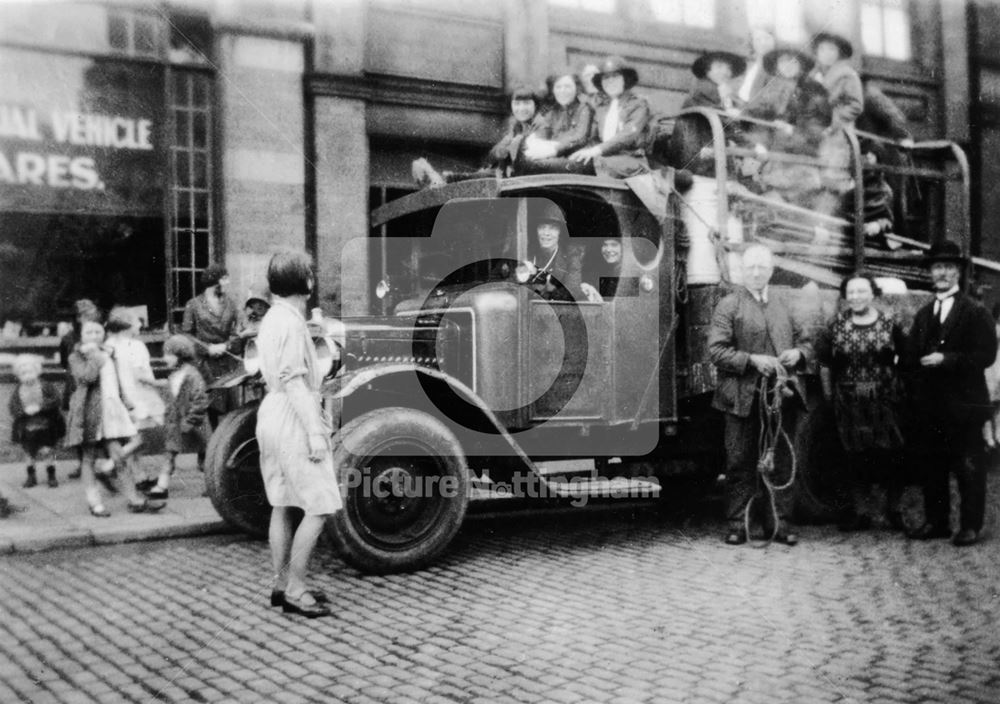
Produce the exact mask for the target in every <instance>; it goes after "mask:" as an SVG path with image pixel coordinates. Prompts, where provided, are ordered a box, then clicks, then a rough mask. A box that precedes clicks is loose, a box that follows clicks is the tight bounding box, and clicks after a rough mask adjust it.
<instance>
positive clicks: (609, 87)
mask: <svg viewBox="0 0 1000 704" xmlns="http://www.w3.org/2000/svg"><path fill="white" fill-rule="evenodd" d="M638 82H639V73H638V72H637V71H636V70H635V68H634V67H633V66H630V65H628V64H627V63H626V62H625V59H623V58H621V57H620V56H611V57H609V58H607V59H605V60H604V62H603V63H602V64H601V70H600V72H599V73H597V74H596V75H595V76H594V85H595V86H597V88H598V89H599V90H600V91H601V94H602V98H601V102H600V104H599V105H598V107H597V111H596V115H595V118H594V121H593V123H592V125H591V131H590V141H591V142H592V143H593V146H590V147H584V148H583V149H579V150H577V151H575V152H573V154H572V155H570V161H572V162H575V163H576V164H577V165H578V169H579V170H581V171H583V172H584V173H597V174H599V175H602V176H610V177H612V178H627V177H629V176H635V175H638V174H643V173H646V172H648V171H649V162H648V161H647V160H646V142H647V141H648V138H649V121H650V117H651V116H652V112H651V110H650V107H649V103H648V102H647V101H646V99H645V98H643V97H642V96H641V95H637V94H636V93H635V92H634V91H633V90H632V89H633V88H634V87H635V85H636V84H637V83H638Z"/></svg>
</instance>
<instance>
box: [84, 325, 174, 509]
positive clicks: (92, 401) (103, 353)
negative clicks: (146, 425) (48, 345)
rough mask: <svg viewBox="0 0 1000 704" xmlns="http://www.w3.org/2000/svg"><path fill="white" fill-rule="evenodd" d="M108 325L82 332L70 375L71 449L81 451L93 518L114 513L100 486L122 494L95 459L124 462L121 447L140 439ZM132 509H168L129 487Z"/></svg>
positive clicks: (91, 327) (129, 485)
mask: <svg viewBox="0 0 1000 704" xmlns="http://www.w3.org/2000/svg"><path fill="white" fill-rule="evenodd" d="M103 343H104V326H103V325H102V324H101V323H99V322H97V321H86V322H84V323H83V325H82V326H81V329H80V344H79V345H77V347H76V349H74V350H73V352H72V353H71V354H70V356H69V368H70V373H71V374H72V375H73V380H74V381H75V382H76V388H75V389H74V391H73V395H72V397H70V401H69V419H68V421H67V426H68V432H67V435H66V445H67V446H68V447H79V448H80V449H81V457H82V464H81V468H82V470H83V482H84V488H85V491H86V495H87V503H88V504H89V505H90V513H91V514H93V515H94V516H98V517H100V518H106V517H107V516H110V515H111V512H110V511H108V509H107V508H106V507H105V506H104V502H103V499H102V496H101V491H100V489H99V488H98V482H100V483H101V484H102V485H103V486H104V487H105V488H106V489H108V491H110V492H112V493H116V492H117V491H118V489H117V487H115V485H114V482H113V480H112V477H111V474H110V473H108V472H100V471H97V470H96V469H95V467H94V460H95V458H96V456H97V452H98V450H100V449H101V448H102V447H103V448H104V449H106V450H107V451H108V453H109V454H110V455H111V456H112V457H113V458H116V457H119V456H120V454H121V446H122V445H123V444H127V443H128V442H129V441H131V439H132V438H133V437H134V436H135V434H136V429H135V425H134V424H133V423H132V419H131V418H130V417H129V413H128V409H127V407H126V405H125V402H124V401H123V400H122V396H121V387H120V385H119V383H118V373H117V371H116V369H115V360H114V357H113V350H112V349H111V348H110V347H106V346H105V345H104V344H103ZM127 488H128V493H129V497H128V498H129V501H128V509H129V510H130V511H132V512H133V513H138V512H141V511H156V510H159V509H161V508H163V504H159V505H157V504H151V503H149V502H147V501H145V500H144V499H141V498H139V495H138V492H136V491H135V489H134V485H133V484H132V482H129V483H128V487H127Z"/></svg>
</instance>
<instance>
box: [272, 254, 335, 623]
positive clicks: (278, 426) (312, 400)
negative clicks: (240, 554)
mask: <svg viewBox="0 0 1000 704" xmlns="http://www.w3.org/2000/svg"><path fill="white" fill-rule="evenodd" d="M314 281H315V279H314V277H313V273H312V262H311V260H310V259H309V256H308V255H307V254H305V253H304V252H287V253H284V252H283V253H279V254H275V255H274V256H273V257H272V258H271V262H270V264H268V267H267V283H268V286H269V287H270V289H271V297H272V302H271V308H270V309H269V310H268V311H267V313H266V314H265V315H264V319H263V320H262V321H261V323H260V331H259V332H258V334H257V350H258V353H259V359H260V371H261V374H262V376H263V377H264V381H265V383H266V384H267V395H266V396H264V400H263V401H262V402H261V404H260V410H258V412H257V443H258V445H259V446H260V471H261V474H262V475H263V479H264V490H265V492H266V494H267V500H268V503H270V504H271V506H272V509H271V524H270V530H269V533H268V539H269V542H270V545H271V556H272V560H273V563H274V571H275V584H274V591H273V592H272V593H271V605H272V606H281V607H282V608H283V610H284V611H285V612H286V613H298V614H302V615H304V616H306V617H308V618H315V617H317V616H327V615H329V613H330V610H329V609H328V608H327V607H326V605H325V603H323V602H326V601H327V599H326V596H325V595H324V594H322V592H317V591H315V590H309V589H307V584H306V571H307V569H308V567H309V558H310V556H311V555H312V551H313V548H315V547H316V540H317V539H318V538H319V534H320V531H322V529H323V525H324V524H325V523H326V520H327V518H328V517H330V516H331V515H333V514H334V513H336V512H337V511H339V510H340V509H341V507H342V506H343V502H342V500H341V497H340V488H339V486H338V484H337V478H336V475H335V474H334V471H333V455H332V452H331V447H330V434H331V429H330V426H329V423H328V422H327V421H326V420H325V419H324V417H323V413H322V411H321V407H320V397H319V389H320V385H321V384H322V383H323V371H322V369H321V368H320V365H319V361H318V359H317V356H316V348H315V346H314V345H313V342H312V338H311V336H310V335H309V330H308V328H307V327H306V318H305V309H306V301H307V299H308V298H309V295H310V293H311V292H312V289H313V282H314ZM294 509H301V510H302V511H303V512H304V513H305V515H304V516H303V518H302V521H301V522H300V523H299V525H298V528H295V527H294V526H295V523H294V518H295V513H296V512H295V511H294Z"/></svg>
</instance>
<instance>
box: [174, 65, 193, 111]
mask: <svg viewBox="0 0 1000 704" xmlns="http://www.w3.org/2000/svg"><path fill="white" fill-rule="evenodd" d="M174 104H175V105H178V106H181V107H183V106H186V105H190V104H191V95H190V90H188V77H187V76H185V75H184V74H183V73H175V74H174Z"/></svg>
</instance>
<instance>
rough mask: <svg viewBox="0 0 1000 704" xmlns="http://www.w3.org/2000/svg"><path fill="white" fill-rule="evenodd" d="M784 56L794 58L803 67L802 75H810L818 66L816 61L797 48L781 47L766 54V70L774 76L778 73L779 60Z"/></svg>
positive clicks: (764, 61)
mask: <svg viewBox="0 0 1000 704" xmlns="http://www.w3.org/2000/svg"><path fill="white" fill-rule="evenodd" d="M782 56H794V57H795V58H796V59H798V60H799V64H800V65H801V66H802V75H803V76H805V75H808V74H809V73H810V72H812V70H813V66H815V65H816V59H814V58H813V57H811V56H810V55H809V54H807V53H806V52H804V51H802V50H801V49H799V48H798V47H795V46H779V47H778V48H777V49H774V50H772V51H769V52H767V53H766V54H764V59H763V62H762V63H763V65H764V70H765V71H767V72H768V73H769V74H771V75H772V76H774V75H775V74H777V73H778V59H779V58H781V57H782Z"/></svg>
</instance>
